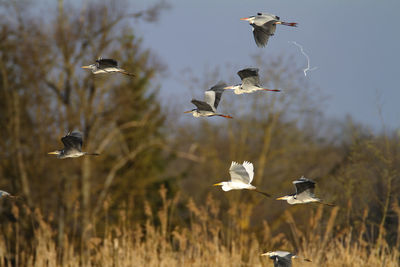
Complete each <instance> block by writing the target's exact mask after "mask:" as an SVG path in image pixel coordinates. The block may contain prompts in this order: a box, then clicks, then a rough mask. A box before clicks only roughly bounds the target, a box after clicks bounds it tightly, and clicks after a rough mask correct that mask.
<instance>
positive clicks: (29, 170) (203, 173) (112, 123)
mask: <svg viewBox="0 0 400 267" xmlns="http://www.w3.org/2000/svg"><path fill="white" fill-rule="evenodd" d="M0 3H1V6H0V9H1V13H3V14H4V13H7V14H8V16H0V25H1V26H0V159H1V160H0V177H1V179H0V188H1V189H2V190H5V191H8V192H10V193H12V194H15V195H18V196H21V198H19V199H18V200H14V201H10V200H5V199H2V200H0V204H1V205H0V218H1V219H0V221H1V226H0V227H1V236H2V238H3V239H2V240H3V241H4V240H5V241H4V243H5V244H6V245H4V246H3V248H4V249H5V250H6V251H7V255H8V256H4V257H5V258H7V260H4V259H3V261H2V262H3V263H4V262H8V263H9V262H13V264H15V263H18V260H19V261H22V258H23V257H24V256H23V255H21V254H19V253H20V252H19V251H20V250H21V248H20V247H23V246H24V245H23V244H30V241H32V240H34V239H35V236H36V235H37V234H38V229H43V227H44V226H43V225H47V226H48V227H49V231H53V233H54V234H53V235H52V236H51V238H50V239H51V240H52V242H54V244H55V245H56V247H57V249H56V251H58V252H57V253H58V254H62V252H60V251H62V249H63V247H65V242H66V241H65V239H66V238H67V239H68V240H70V242H71V243H72V247H73V249H74V250H77V251H81V254H80V255H81V258H80V263H81V264H83V265H85V263H88V262H90V260H91V259H90V246H89V245H88V243H87V242H89V240H93V238H96V237H98V238H105V237H106V236H107V233H109V231H107V227H111V226H114V227H116V228H119V226H120V222H121V220H122V219H121V216H124V221H125V222H129V223H128V224H129V225H131V224H133V222H135V223H136V224H137V225H139V226H138V227H139V228H140V226H143V227H144V226H145V225H146V227H145V228H143V229H142V230H143V231H144V233H142V234H143V235H144V236H146V234H149V232H148V231H149V228H148V227H149V225H148V222H149V218H152V220H151V223H152V225H153V227H155V228H157V227H161V228H160V229H161V230H160V232H159V233H160V234H161V235H164V237H165V238H166V240H169V241H171V240H172V239H174V238H177V237H179V236H181V235H183V234H184V233H185V232H184V231H183V232H179V231H176V229H186V230H189V231H194V229H191V228H190V226H188V225H192V226H193V223H194V222H193V220H196V218H197V221H196V222H199V223H201V222H202V220H203V219H204V218H203V219H202V217H201V214H206V213H210V214H211V215H210V214H209V215H207V216H211V217H212V222H213V223H214V225H218V229H219V231H220V235H217V236H219V237H220V238H221V240H222V241H221V242H222V243H221V244H223V245H226V246H227V248H228V250H229V249H232V245H229V244H232V243H230V242H231V241H232V237H233V236H234V233H233V231H232V229H233V228H234V229H236V230H238V231H240V232H241V233H248V236H253V235H254V236H255V238H257V240H258V242H260V247H262V248H263V249H268V250H271V249H275V248H280V246H286V247H288V246H289V245H288V244H289V243H290V244H292V245H290V246H291V248H292V249H294V250H298V251H299V250H300V251H301V250H302V247H301V244H302V243H301V242H304V240H310V235H312V234H317V232H316V231H317V227H316V226H315V225H312V224H313V222H312V220H311V219H310V218H316V217H315V216H317V218H318V222H319V226H318V229H319V230H318V231H321V232H320V233H319V234H320V235H321V236H323V233H324V232H325V231H327V228H329V229H328V230H329V232H333V233H335V235H336V236H339V237H340V236H342V235H343V234H344V233H346V234H348V233H356V234H355V235H353V237H350V239H351V241H354V242H357V241H359V242H360V240H363V242H367V243H368V244H379V243H383V242H384V243H385V244H388V246H389V247H392V248H395V249H399V247H400V231H399V229H400V222H399V215H400V211H399V210H400V209H399V203H400V198H399V193H398V192H399V190H400V177H399V168H400V167H399V166H400V159H399V152H400V151H399V149H400V146H399V135H398V133H396V132H387V131H385V129H382V130H381V131H369V130H368V129H367V128H365V127H364V126H362V125H359V124H357V123H356V122H354V121H352V120H351V118H350V117H349V118H348V120H346V121H333V120H329V119H327V118H326V117H324V114H323V97H322V96H321V95H320V94H319V92H318V90H317V88H314V87H313V86H312V85H310V84H308V83H307V81H306V80H305V79H304V77H303V76H302V70H301V69H300V68H299V67H298V66H296V64H295V63H294V62H293V59H292V58H290V57H283V56H275V57H269V58H261V57H254V65H255V66H258V67H260V69H261V71H260V75H261V78H262V79H263V81H262V84H265V85H266V87H269V88H280V89H283V93H279V94H274V93H257V94H252V95H241V96H235V95H233V94H231V93H230V92H226V93H224V96H223V100H222V102H221V105H220V109H221V110H223V111H224V112H226V113H228V114H232V115H233V116H234V119H233V120H224V119H221V118H211V119H193V118H191V117H188V116H185V115H183V114H182V112H183V111H184V110H187V109H189V108H191V105H190V103H189V100H190V99H179V98H176V99H173V101H174V102H173V103H172V101H171V102H163V99H162V98H161V97H159V89H160V85H159V83H158V81H159V80H158V79H157V77H160V76H161V75H163V73H164V71H165V70H166V69H167V68H168V64H165V63H162V62H160V61H159V60H157V58H156V57H155V56H153V55H152V52H151V51H149V50H148V49H146V48H145V47H143V46H142V45H141V39H140V36H137V35H136V34H135V30H134V24H135V23H136V22H138V21H143V22H146V23H151V22H153V21H154V20H155V19H156V18H157V16H158V15H159V14H160V12H162V11H164V10H165V9H166V8H168V5H166V4H165V3H164V2H160V3H159V4H157V5H155V6H152V7H149V8H148V9H147V10H139V11H137V12H134V13H128V12H127V10H128V9H124V8H123V5H118V6H117V5H113V4H110V3H108V2H107V1H104V2H97V1H96V2H88V3H89V4H87V5H85V6H84V7H79V6H78V5H73V4H69V3H67V2H66V3H63V1H58V3H59V4H58V7H57V10H55V12H54V15H52V16H48V17H46V18H44V17H42V16H40V14H37V13H36V12H35V8H34V6H33V4H32V2H29V1H10V2H8V1H5V2H0ZM10 17H12V18H13V19H11V20H10V19H9V18H10ZM100 56H102V57H111V58H115V59H117V60H118V61H119V64H120V65H121V66H122V67H123V68H124V69H126V70H129V71H130V72H134V73H135V74H136V77H134V78H130V77H129V78H128V77H125V76H120V75H118V74H115V75H104V76H103V75H96V76H94V75H92V74H91V73H89V72H85V71H83V70H81V69H80V66H82V65H87V64H90V63H92V62H93V61H94V60H95V59H96V58H98V57H100ZM232 73H235V72H234V71H233V72H232ZM184 79H186V81H185V83H186V84H190V86H188V87H192V88H196V89H195V90H194V91H193V95H194V96H195V97H199V98H201V97H202V95H203V91H204V90H205V89H207V88H208V87H210V86H212V85H213V84H214V83H216V82H217V81H218V68H217V69H212V68H210V70H209V73H206V74H205V75H204V77H199V76H195V75H193V74H187V75H186V76H185V78H184ZM235 80H237V77H235V76H234V75H232V79H231V81H227V82H230V83H232V82H234V81H235ZM199 81H202V82H199ZM72 130H81V131H82V132H83V133H84V136H85V140H84V148H85V150H86V151H96V152H99V153H101V156H99V157H82V158H78V159H73V160H62V161H61V160H57V159H55V158H52V157H49V156H48V155H46V153H47V152H49V151H52V150H54V149H55V148H58V147H61V146H62V144H61V142H60V138H61V137H62V136H63V135H64V134H66V133H67V132H68V131H72ZM232 160H234V161H238V162H242V161H245V160H246V161H250V162H253V163H254V166H255V179H254V184H255V185H256V186H257V187H258V188H259V189H260V190H264V191H267V192H269V193H270V194H272V195H274V196H281V195H283V194H286V193H290V192H291V191H292V190H293V189H294V188H293V186H292V183H291V181H292V180H294V179H296V178H299V177H300V176H302V175H304V176H306V177H309V178H311V179H314V180H315V181H316V182H317V190H316V193H317V195H320V196H321V197H322V198H323V199H324V200H326V201H328V202H334V203H335V204H337V208H335V210H334V211H333V210H332V209H329V208H324V209H322V208H321V207H319V208H318V205H299V206H289V205H287V204H286V203H284V202H279V201H275V200H273V199H266V198H264V197H263V196H261V195H258V194H256V193H253V192H249V191H233V192H228V193H224V192H222V191H221V190H220V189H219V188H213V187H212V186H211V185H212V184H214V183H216V182H220V181H222V180H226V179H228V177H229V174H228V169H229V166H230V162H231V161H232ZM160 187H161V188H162V190H161V195H160V192H159V189H160ZM211 200H212V201H213V202H214V203H217V204H214V205H211V204H210V203H208V202H209V201H211ZM165 206H168V208H161V207H165ZM333 212H334V215H332V213H333ZM164 213H165V214H167V215H166V217H163V216H162V215H163V214H164ZM121 214H123V215H121ZM153 214H157V215H158V216H154V215H153ZM193 214H194V215H195V216H194V215H193ZM318 214H319V215H318ZM324 214H325V215H324ZM323 215H324V216H323ZM318 216H319V217H318ZM211 217H210V218H211ZM332 217H334V220H335V223H334V226H333V225H332V223H333V222H331V223H330V221H329V220H330V218H332ZM166 218H168V219H166ZM207 218H208V217H207ZM167 220H168V225H166V221H167ZM210 220H211V219H210ZM310 220H311V222H310ZM16 222H17V224H18V229H15V228H13V225H15V223H16ZM291 222H292V223H291ZM293 222H295V224H293ZM207 224H210V225H212V224H211V223H210V221H209V222H207ZM232 224H234V225H235V226H232ZM314 224H315V222H314ZM294 225H295V227H296V228H298V229H297V230H294V228H293V227H294ZM47 226H46V227H47ZM185 227H189V228H185ZM173 229H175V231H173ZM153 230H154V229H153ZM132 231H133V230H132ZM209 231H211V229H209ZM265 231H268V236H269V237H271V240H275V239H273V238H277V239H276V240H279V241H276V240H275V241H273V242H272V241H271V240H270V242H271V243H268V242H269V241H265V240H263V239H262V238H261V237H260V236H262V235H261V233H265ZM298 232H301V233H304V234H302V235H301V236H300V237H299V236H297V234H295V233H298ZM223 233H225V234H223ZM167 235H168V236H169V237H168V236H167ZM187 235H188V236H189V234H188V233H187ZM221 235H222V237H221ZM282 235H283V236H285V239H284V240H286V241H282V240H283V239H282V238H281V236H282ZM307 236H308V237H307ZM359 236H361V239H360V240H358V239H359ZM173 237H174V238H173ZM186 237H187V236H186ZM181 238H182V237H181ZM139 239H140V238H139ZM21 240H24V241H21ZM299 240H300V241H299ZM302 240H303V241H302ZM0 243H1V242H0ZM172 244H175V243H174V242H173V243H172ZM0 245H1V244H0ZM267 245H269V246H274V247H272V248H271V247H267ZM26 246H27V247H25V250H26V253H27V254H29V251H34V249H35V248H34V245H26ZM172 247H174V246H173V245H172ZM175 248H176V247H175ZM3 254H4V252H3ZM247 256H248V255H247ZM242 260H244V261H245V262H246V261H249V260H248V258H247V260H246V257H244V258H242ZM59 263H60V262H59Z"/></svg>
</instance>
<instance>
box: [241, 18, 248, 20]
mask: <svg viewBox="0 0 400 267" xmlns="http://www.w3.org/2000/svg"><path fill="white" fill-rule="evenodd" d="M249 19H250V18H241V19H240V20H249Z"/></svg>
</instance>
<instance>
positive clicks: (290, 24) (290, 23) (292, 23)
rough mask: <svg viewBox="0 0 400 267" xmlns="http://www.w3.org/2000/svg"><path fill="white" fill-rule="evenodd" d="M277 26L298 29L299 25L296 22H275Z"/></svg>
mask: <svg viewBox="0 0 400 267" xmlns="http://www.w3.org/2000/svg"><path fill="white" fill-rule="evenodd" d="M275 24H282V25H285V26H291V27H297V23H296V22H283V21H277V22H275Z"/></svg>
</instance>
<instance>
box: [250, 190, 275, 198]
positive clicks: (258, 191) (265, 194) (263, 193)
mask: <svg viewBox="0 0 400 267" xmlns="http://www.w3.org/2000/svg"><path fill="white" fill-rule="evenodd" d="M254 192H257V193H260V194H262V195H264V196H266V197H271V195H270V194H268V193H266V192H262V191H260V190H258V189H254Z"/></svg>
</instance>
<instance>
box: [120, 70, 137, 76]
mask: <svg viewBox="0 0 400 267" xmlns="http://www.w3.org/2000/svg"><path fill="white" fill-rule="evenodd" d="M121 73H122V74H125V75H128V76H133V77H135V76H136V75H135V74H133V73H130V72H127V71H126V70H121Z"/></svg>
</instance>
